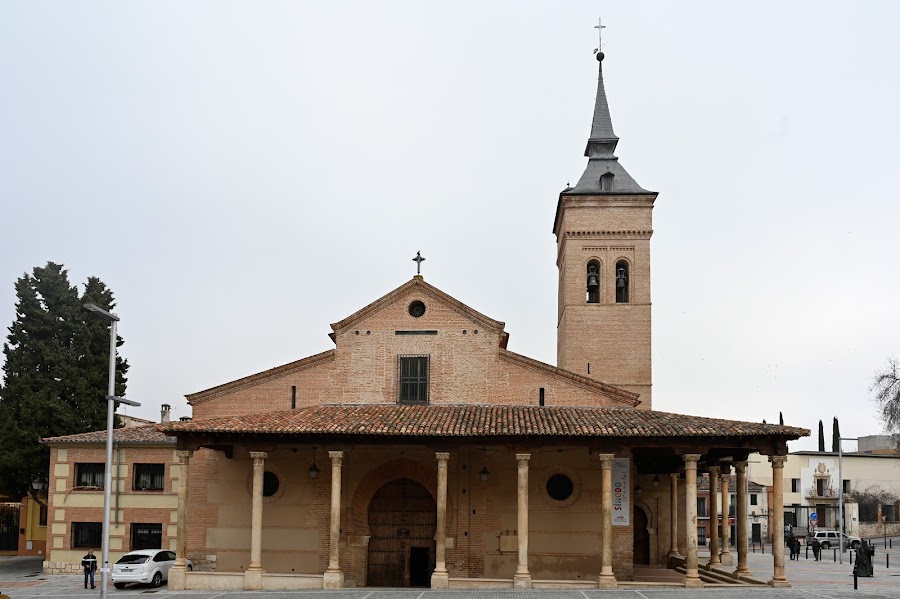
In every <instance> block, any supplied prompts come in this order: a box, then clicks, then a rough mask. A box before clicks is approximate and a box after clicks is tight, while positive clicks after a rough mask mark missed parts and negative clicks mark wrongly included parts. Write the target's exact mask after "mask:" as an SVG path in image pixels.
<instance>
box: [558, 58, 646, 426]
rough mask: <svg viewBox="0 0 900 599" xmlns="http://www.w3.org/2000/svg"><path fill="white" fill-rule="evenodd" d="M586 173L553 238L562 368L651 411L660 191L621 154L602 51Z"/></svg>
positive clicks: (563, 198)
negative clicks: (653, 270) (653, 246)
mask: <svg viewBox="0 0 900 599" xmlns="http://www.w3.org/2000/svg"><path fill="white" fill-rule="evenodd" d="M596 56H597V61H598V64H599V77H598V80H597V99H596V102H595V104H594V119H593V122H592V124H591V135H590V137H589V138H588V142H587V148H586V149H585V152H584V155H585V156H587V158H588V164H587V167H586V168H585V170H584V174H583V175H581V178H580V179H579V180H578V183H577V184H576V185H575V186H574V187H567V188H566V189H564V190H563V191H562V193H560V194H559V202H558V204H557V206H556V219H555V220H554V223H553V233H554V234H555V235H556V246H557V258H556V264H557V266H558V267H559V314H558V320H557V365H558V366H559V367H560V368H564V369H566V370H569V371H571V372H575V373H578V374H581V375H584V376H588V377H590V378H593V379H596V380H598V381H602V382H604V383H608V384H610V385H615V386H616V387H620V388H622V389H625V390H628V391H632V392H634V393H639V394H640V400H641V404H640V405H639V406H638V408H639V409H645V410H649V409H652V398H651V381H652V376H651V365H650V360H651V356H650V237H651V235H652V234H653V225H652V212H653V202H654V201H655V200H656V196H657V194H656V192H653V191H647V190H646V189H644V188H642V187H641V186H640V185H638V184H637V182H636V181H635V180H634V179H633V178H632V177H631V175H629V174H628V172H627V171H625V169H624V168H623V167H622V165H621V164H620V163H619V159H618V158H617V157H616V156H615V155H614V153H613V152H614V151H615V149H616V144H618V142H619V138H618V137H616V135H615V133H613V128H612V120H611V119H610V116H609V105H608V104H607V101H606V91H605V90H604V87H603V58H604V55H603V52H601V51H599V50H598V51H597V54H596Z"/></svg>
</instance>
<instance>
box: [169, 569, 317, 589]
mask: <svg viewBox="0 0 900 599" xmlns="http://www.w3.org/2000/svg"><path fill="white" fill-rule="evenodd" d="M184 587H185V589H186V590H191V591H241V590H243V589H244V573H243V572H188V573H186V574H185V578H184ZM262 588H263V590H266V591H299V590H308V589H321V588H322V575H321V574H263V575H262Z"/></svg>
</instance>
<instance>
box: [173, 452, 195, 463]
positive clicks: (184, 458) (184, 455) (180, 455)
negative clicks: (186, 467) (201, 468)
mask: <svg viewBox="0 0 900 599" xmlns="http://www.w3.org/2000/svg"><path fill="white" fill-rule="evenodd" d="M175 455H176V456H178V459H179V460H181V461H182V462H186V461H188V460H189V459H191V456H192V455H194V452H193V451H191V450H190V449H176V450H175Z"/></svg>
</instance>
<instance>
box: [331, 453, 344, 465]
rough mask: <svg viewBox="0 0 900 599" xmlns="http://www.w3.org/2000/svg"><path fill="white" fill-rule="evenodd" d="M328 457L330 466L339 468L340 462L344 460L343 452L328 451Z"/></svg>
mask: <svg viewBox="0 0 900 599" xmlns="http://www.w3.org/2000/svg"><path fill="white" fill-rule="evenodd" d="M328 457H330V458H331V465H332V466H340V465H341V460H343V459H344V452H343V451H329V452H328Z"/></svg>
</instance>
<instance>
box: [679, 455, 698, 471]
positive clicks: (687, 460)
mask: <svg viewBox="0 0 900 599" xmlns="http://www.w3.org/2000/svg"><path fill="white" fill-rule="evenodd" d="M681 458H682V459H683V460H684V469H685V470H696V469H697V462H699V461H700V454H699V453H685V454H682V455H681Z"/></svg>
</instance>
